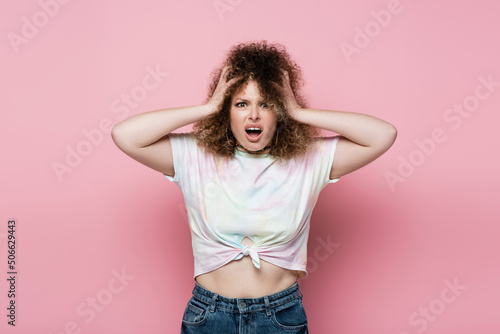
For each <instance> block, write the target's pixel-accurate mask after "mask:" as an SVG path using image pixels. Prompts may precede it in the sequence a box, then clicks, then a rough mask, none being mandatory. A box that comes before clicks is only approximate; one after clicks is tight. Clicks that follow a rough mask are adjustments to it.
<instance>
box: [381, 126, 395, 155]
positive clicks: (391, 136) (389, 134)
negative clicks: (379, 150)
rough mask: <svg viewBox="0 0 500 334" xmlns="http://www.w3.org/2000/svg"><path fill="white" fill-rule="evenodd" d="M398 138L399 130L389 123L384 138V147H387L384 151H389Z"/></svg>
mask: <svg viewBox="0 0 500 334" xmlns="http://www.w3.org/2000/svg"><path fill="white" fill-rule="evenodd" d="M397 136H398V130H397V129H396V127H395V126H394V125H392V124H390V123H387V127H386V129H385V130H384V135H383V138H384V140H383V142H384V144H383V146H384V147H385V150H384V151H387V150H388V149H389V148H390V147H391V146H392V144H394V142H395V141H396V138H397Z"/></svg>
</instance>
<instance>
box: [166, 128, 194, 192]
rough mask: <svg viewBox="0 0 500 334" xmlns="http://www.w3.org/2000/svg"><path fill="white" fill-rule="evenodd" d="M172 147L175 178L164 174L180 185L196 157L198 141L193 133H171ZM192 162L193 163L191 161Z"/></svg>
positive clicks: (169, 135)
mask: <svg viewBox="0 0 500 334" xmlns="http://www.w3.org/2000/svg"><path fill="white" fill-rule="evenodd" d="M168 137H169V139H170V145H172V158H173V163H174V176H173V177H172V176H170V175H167V174H163V175H164V176H165V177H166V178H167V179H168V180H169V181H172V182H174V183H176V184H177V185H179V182H180V181H181V180H182V179H183V175H184V174H185V173H187V171H185V170H184V169H185V168H188V167H189V166H191V165H192V164H190V160H192V157H195V156H196V152H195V151H196V139H195V138H194V137H193V136H192V133H169V134H168ZM191 162H192V161H191Z"/></svg>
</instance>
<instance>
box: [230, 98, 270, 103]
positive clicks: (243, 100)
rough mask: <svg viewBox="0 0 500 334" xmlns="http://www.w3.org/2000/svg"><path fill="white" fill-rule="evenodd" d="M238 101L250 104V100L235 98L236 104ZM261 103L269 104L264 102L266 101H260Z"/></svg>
mask: <svg viewBox="0 0 500 334" xmlns="http://www.w3.org/2000/svg"><path fill="white" fill-rule="evenodd" d="M236 101H239V102H247V103H248V102H250V100H247V99H243V98H241V97H236V98H234V102H236ZM259 103H267V102H266V101H264V100H260V101H259Z"/></svg>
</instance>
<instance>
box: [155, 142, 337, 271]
mask: <svg viewBox="0 0 500 334" xmlns="http://www.w3.org/2000/svg"><path fill="white" fill-rule="evenodd" d="M168 136H169V138H170V142H171V145H172V153H173V163H174V170H175V175H174V177H171V176H169V175H166V174H164V175H165V176H166V177H167V178H168V179H169V180H170V181H172V182H174V183H175V184H176V185H177V186H178V187H179V189H180V190H181V191H182V193H183V196H184V202H185V204H186V209H187V214H188V221H189V227H190V229H191V238H192V239H191V240H192V247H193V255H194V277H195V278H196V276H198V275H201V274H204V273H207V272H210V271H212V270H215V269H217V268H219V267H221V266H223V265H225V264H226V263H228V262H230V261H232V260H238V259H240V258H241V257H242V256H245V255H248V256H250V257H251V258H252V262H253V264H254V265H255V267H257V268H260V259H262V260H265V261H267V262H270V263H272V264H274V265H277V266H279V267H282V268H287V269H290V270H299V271H301V272H300V274H299V277H298V279H300V278H303V277H305V276H307V271H306V265H307V240H308V237H309V224H310V218H311V215H312V211H313V208H314V206H315V205H316V201H317V199H318V196H319V193H320V191H321V190H322V189H323V188H324V187H325V186H326V185H327V184H329V183H334V182H337V181H338V180H339V179H333V180H330V178H329V175H330V170H331V167H332V163H333V158H334V155H335V149H336V146H337V142H338V140H339V139H340V136H336V137H317V138H316V139H317V140H316V141H315V142H314V143H313V144H312V145H311V146H310V147H309V148H308V151H307V153H306V154H305V155H303V156H301V157H294V158H292V159H290V160H288V161H287V160H284V159H283V160H282V161H281V162H280V161H279V159H276V158H273V157H272V156H271V155H270V154H251V153H247V152H242V151H239V150H237V149H236V148H235V157H234V158H229V157H218V156H214V155H212V154H210V153H206V152H205V151H204V150H203V149H201V148H199V147H198V145H197V144H196V139H195V137H194V136H193V134H192V133H170V134H169V135H168ZM245 237H248V238H250V239H251V240H252V241H253V242H254V244H253V245H252V246H251V247H248V246H243V245H242V244H241V242H242V240H243V239H244V238H245Z"/></svg>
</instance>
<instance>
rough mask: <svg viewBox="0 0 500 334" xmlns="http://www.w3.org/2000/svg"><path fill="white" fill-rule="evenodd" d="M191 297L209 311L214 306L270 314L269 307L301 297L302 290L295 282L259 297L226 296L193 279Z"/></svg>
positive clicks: (240, 311)
mask: <svg viewBox="0 0 500 334" xmlns="http://www.w3.org/2000/svg"><path fill="white" fill-rule="evenodd" d="M193 297H194V298H195V299H198V300H199V301H201V302H204V303H205V304H209V305H210V311H211V312H214V311H215V309H216V308H220V309H223V310H225V311H228V312H235V313H248V312H256V311H261V310H266V311H267V313H268V314H270V311H269V310H270V309H272V308H275V307H278V306H280V305H283V304H285V303H288V302H290V301H292V300H294V299H296V298H302V291H300V287H299V283H297V282H295V283H294V284H293V285H292V286H290V287H288V288H286V289H284V290H281V291H278V292H276V293H273V294H272V295H267V296H263V297H259V298H228V297H225V296H221V295H219V294H217V293H215V292H212V291H210V290H208V289H206V288H204V287H202V286H201V285H200V284H198V282H196V281H195V286H194V288H193Z"/></svg>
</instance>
